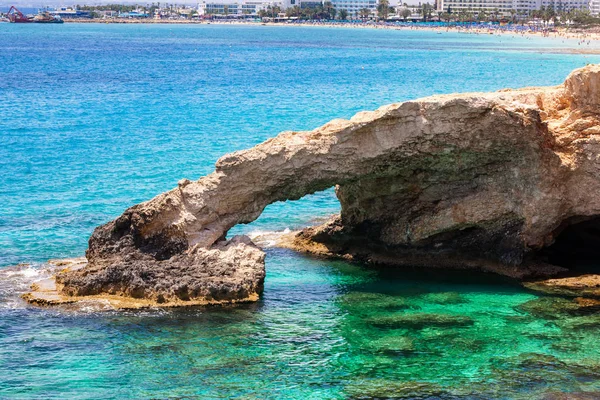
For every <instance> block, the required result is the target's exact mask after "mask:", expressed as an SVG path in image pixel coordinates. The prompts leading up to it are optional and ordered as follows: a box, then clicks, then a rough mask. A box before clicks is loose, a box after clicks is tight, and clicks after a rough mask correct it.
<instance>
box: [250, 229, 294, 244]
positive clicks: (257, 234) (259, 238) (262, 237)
mask: <svg viewBox="0 0 600 400" xmlns="http://www.w3.org/2000/svg"><path fill="white" fill-rule="evenodd" d="M290 232H291V230H290V229H289V228H285V229H284V230H283V231H264V230H261V229H257V230H254V231H250V232H248V233H247V234H246V235H247V236H248V237H249V238H250V239H252V241H253V242H254V243H255V244H256V245H257V246H259V247H263V248H269V247H274V246H275V245H276V244H277V242H278V240H279V238H280V237H281V236H282V235H285V234H288V233H290Z"/></svg>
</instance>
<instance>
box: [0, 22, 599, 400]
mask: <svg viewBox="0 0 600 400" xmlns="http://www.w3.org/2000/svg"><path fill="white" fill-rule="evenodd" d="M0 40H1V42H2V47H1V51H0V115H1V116H2V118H1V119H0V267H7V266H10V265H15V264H17V263H21V262H29V263H34V266H33V267H20V268H16V269H15V268H4V270H3V274H2V275H1V276H0V279H1V282H0V397H1V398H4V397H9V398H10V397H20V398H114V397H120V398H127V397H128V398H151V397H152V398H166V397H177V398H185V397H186V396H188V397H201V398H234V397H237V398H346V397H351V396H358V395H360V394H368V393H371V395H373V396H375V395H376V394H377V395H379V396H380V397H381V396H384V395H385V394H386V393H388V392H384V390H391V389H390V388H392V389H393V390H395V393H404V392H405V391H407V390H409V391H410V390H413V391H414V390H416V392H415V393H418V394H419V395H420V396H425V395H429V396H434V397H431V398H436V397H435V396H437V398H442V397H443V396H442V395H441V394H440V393H442V392H443V393H446V394H444V396H454V397H457V396H462V397H463V398H478V397H477V396H478V395H479V396H480V397H479V398H481V394H482V393H484V394H485V395H484V396H483V398H518V397H521V398H533V397H532V396H534V393H535V395H536V396H537V395H540V396H541V394H540V393H546V392H549V391H552V390H555V391H561V390H564V391H581V390H600V385H599V384H598V383H597V379H596V378H597V377H599V376H600V364H598V361H599V358H598V344H597V343H596V342H597V341H596V340H595V338H596V337H597V336H595V335H596V334H597V328H596V327H597V325H595V321H596V320H594V319H592V320H589V318H593V317H590V316H572V315H567V316H565V317H564V318H561V319H551V318H550V319H545V317H544V316H540V315H539V313H538V314H535V312H532V311H531V310H532V307H529V308H527V307H525V308H524V306H523V304H532V303H531V302H534V303H533V304H534V305H535V304H537V303H535V302H536V301H538V302H544V301H546V300H544V299H547V298H545V297H538V296H537V295H534V294H532V293H529V292H526V291H524V290H523V289H521V288H519V287H515V286H513V285H512V284H508V283H505V282H502V281H497V280H492V281H490V282H486V283H481V282H480V281H474V282H466V283H465V282H458V283H457V282H453V281H449V280H448V279H447V278H443V279H440V280H425V279H424V278H423V277H418V276H417V277H415V276H412V275H410V276H409V275H407V274H404V275H403V274H402V273H401V274H399V275H393V276H390V275H389V273H388V272H381V271H379V272H378V271H371V270H368V269H365V268H364V267H362V266H357V265H349V264H346V263H341V262H329V261H323V260H311V259H308V258H305V257H302V256H299V255H297V254H294V253H292V252H289V251H284V250H279V249H272V248H269V249H267V269H268V274H267V280H266V289H265V294H264V296H263V299H262V300H261V301H260V302H259V303H258V304H255V305H251V306H239V307H233V308H226V309H220V308H218V309H215V308H210V309H194V310H186V311H181V310H179V311H160V310H150V311H144V312H132V313H124V314H119V313H100V314H98V313H85V312H81V311H80V312H77V313H73V312H68V311H64V310H63V311H61V310H39V309H35V308H31V307H27V306H25V305H24V304H23V302H22V301H20V300H19V299H18V298H17V294H18V293H19V292H20V291H22V290H24V289H25V288H26V286H27V284H28V283H29V282H30V281H31V280H33V279H34V278H35V277H37V276H40V275H42V274H43V273H45V272H44V271H45V266H44V265H43V264H41V263H43V262H44V261H45V260H47V259H49V258H63V257H70V256H80V255H82V254H83V252H84V251H85V248H86V241H87V238H88V236H89V234H90V233H91V231H92V230H93V228H94V227H95V226H97V225H99V224H101V223H104V222H106V221H108V220H110V219H112V218H114V217H116V216H117V215H119V214H120V213H121V212H122V211H123V210H124V209H125V208H127V207H128V206H130V205H132V204H135V203H138V202H140V201H143V200H147V199H149V198H150V197H152V196H154V195H156V194H158V193H161V192H162V191H165V190H168V189H170V188H172V187H174V186H175V185H176V182H177V181H178V180H179V179H181V178H184V177H185V178H189V179H197V178H198V177H200V176H202V175H204V174H207V173H210V172H211V171H212V169H213V165H214V162H215V161H216V160H217V159H218V158H219V157H220V156H221V155H223V154H224V153H227V152H231V151H234V150H239V149H244V148H247V147H250V146H252V145H255V144H257V143H259V142H262V141H264V140H265V139H267V138H269V137H272V136H274V135H276V134H277V133H278V132H280V131H284V130H304V129H312V128H314V127H316V126H319V125H321V124H323V123H325V122H327V121H329V120H330V119H333V118H339V117H341V118H349V117H351V116H352V115H353V114H354V113H356V112H358V111H361V110H368V109H375V108H377V107H379V106H380V105H383V104H387V103H392V102H398V101H403V100H408V99H412V98H416V97H422V96H428V95H433V94H440V93H451V92H457V91H460V92H464V91H489V90H496V89H501V88H506V87H513V88H515V87H521V86H530V85H555V84H559V83H560V82H562V81H563V80H564V78H565V77H566V75H567V74H568V73H569V72H570V71H571V70H572V69H574V68H577V67H581V66H584V65H585V64H587V63H591V62H599V61H600V56H597V55H577V54H570V53H569V51H570V49H573V48H578V47H581V46H580V45H578V44H577V42H576V41H563V40H561V39H541V38H536V39H529V38H522V37H515V38H513V37H509V36H503V37H499V36H491V35H480V36H476V35H465V34H457V33H443V34H436V33H434V32H422V31H393V30H385V31H384V30H359V29H355V30H352V29H327V28H292V27H282V28H276V27H265V26H244V27H232V26H215V25H210V26H197V25H181V26H173V25H101V24H90V25H86V24H63V25H61V26H41V25H13V24H0ZM337 210H338V204H337V202H336V200H335V197H334V195H333V192H332V191H331V190H329V191H325V192H323V193H319V194H316V195H313V196H308V197H307V198H304V199H302V200H300V201H297V202H289V203H281V204H275V205H272V206H270V207H269V208H268V209H267V210H266V212H265V213H264V214H263V216H262V217H261V218H260V219H259V220H258V221H256V222H255V223H253V224H251V225H248V226H243V227H237V228H235V230H236V232H251V231H257V230H258V231H278V230H283V229H285V228H297V227H300V226H304V225H308V224H310V223H311V221H314V220H315V219H318V218H322V217H325V216H327V215H329V214H332V213H335V212H336V211H337ZM459 281H460V279H459ZM417 289H418V290H417ZM365 293H368V295H367V296H366V297H365V296H363V295H364V294H365ZM361 296H362V297H361ZM369 296H370V297H369ZM436 296H437V297H436ZM440 296H441V297H440ZM457 296H458V297H457ZM440 299H441V300H440ZM448 299H450V300H448ZM453 299H454V300H453ZM457 299H458V300H457ZM540 299H541V300H540ZM455 300H456V301H455ZM557 301H559V300H557ZM369 302H371V303H372V304H371V303H369ZM390 302H392V303H394V304H397V303H398V302H399V303H402V307H400V308H401V309H403V310H404V309H407V310H410V311H409V312H412V313H426V314H427V315H429V316H432V315H433V316H436V315H439V314H440V313H442V314H448V313H450V314H451V315H462V316H467V317H468V318H471V319H472V320H473V321H474V325H472V326H468V327H461V326H453V327H449V328H448V327H444V328H442V327H440V326H438V325H436V322H435V321H434V320H435V318H434V317H431V318H429V320H428V321H429V323H430V324H431V325H430V326H427V324H425V325H426V326H424V327H417V328H415V327H412V328H402V329H400V330H398V329H395V330H392V331H386V330H381V329H379V328H374V327H373V326H372V324H371V325H369V321H371V322H372V319H373V318H377V317H378V316H380V315H381V313H386V312H389V307H388V306H389V303H390ZM528 302H530V303H528ZM363 304H367V305H369V307H368V309H367V310H365V309H364V306H363V308H361V305H363ZM544 304H545V303H544ZM377 307H381V308H380V309H378V308H377ZM534 309H535V307H534ZM536 310H537V309H536ZM546 317H548V316H547V315H546ZM432 318H433V319H432ZM577 318H580V319H577ZM581 318H587V319H584V320H581ZM432 321H433V322H432ZM590 321H591V322H590ZM578 324H579V325H578ZM582 326H583V327H582ZM533 333H537V334H535V335H534V334H533ZM373 343H375V345H374V344H373ZM374 346H375V347H374ZM399 346H400V347H403V348H402V349H400V350H398V347H399ZM569 346H571V347H569ZM408 348H410V349H408ZM544 357H547V358H544ZM550 357H553V358H550ZM532 360H534V361H532ZM548 360H551V361H548ZM548 363H550V364H551V367H548V365H547V364H548ZM532 365H534V367H532ZM583 370H585V371H588V372H586V373H587V375H586V373H582V372H581V371H583ZM589 371H593V372H589ZM511 374H512V375H511ZM540 382H542V383H540ZM419 385H420V386H419ZM498 385H500V386H501V387H503V388H504V390H505V392H502V391H497V390H496V389H497V387H498ZM440 387H441V388H442V389H440ZM407 388H408V389H407ZM494 388H496V389H494ZM382 393H383V394H382ZM432 393H433V394H432ZM436 393H437V394H436ZM447 393H450V394H447ZM384 397H385V396H384ZM409 397H410V396H409ZM412 398H414V396H413V397H412Z"/></svg>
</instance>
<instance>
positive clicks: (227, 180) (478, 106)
mask: <svg viewBox="0 0 600 400" xmlns="http://www.w3.org/2000/svg"><path fill="white" fill-rule="evenodd" d="M599 106H600V67H597V66H588V67H586V68H583V69H580V70H576V71H574V72H573V73H572V74H571V75H570V76H569V77H568V78H567V80H566V82H565V83H564V84H563V85H559V86H556V87H545V88H526V89H520V90H505V91H500V92H495V93H469V94H460V95H444V96H434V97H428V98H424V99H420V100H415V101H408V102H404V103H399V104H392V105H388V106H385V107H382V108H380V109H378V110H377V111H373V112H363V113H359V114H357V115H355V116H354V117H353V118H352V119H350V120H334V121H332V122H330V123H328V124H326V125H324V126H322V127H320V128H317V129H315V130H313V131H307V132H283V133H281V134H280V135H278V136H277V137H275V138H273V139H270V140H267V141H266V142H264V143H262V144H260V145H258V146H255V147H253V148H251V149H249V150H245V151H239V152H235V153H232V154H228V155H225V156H224V157H222V158H221V159H220V160H218V162H217V164H216V170H215V172H213V173H212V174H210V175H208V176H205V177H203V178H201V179H199V180H198V181H195V182H191V181H189V180H182V181H180V182H179V185H178V187H177V188H175V189H173V190H171V191H169V192H166V193H163V194H161V195H159V196H157V197H155V198H154V199H152V200H150V201H147V202H145V203H141V204H139V205H136V206H133V207H131V208H129V209H128V210H126V211H125V212H124V213H123V215H122V216H120V217H119V218H117V219H116V220H114V221H112V222H109V223H107V224H106V225H103V226H100V227H98V228H97V229H96V230H95V231H94V233H93V235H92V237H91V238H90V241H89V249H88V251H87V253H86V256H87V259H88V262H89V263H88V266H87V267H85V268H83V269H80V270H77V271H71V272H65V273H62V274H59V275H58V276H57V281H58V282H60V284H61V285H63V289H62V291H63V293H64V294H68V295H91V294H93V295H97V294H100V293H112V294H121V295H125V296H132V297H142V298H151V299H154V300H156V301H161V300H169V299H179V300H186V299H194V298H196V299H198V298H212V299H225V300H227V299H231V300H233V299H239V298H244V297H249V296H250V295H251V294H258V293H260V291H261V290H262V281H263V279H264V255H263V254H262V252H261V251H260V250H259V249H257V248H255V247H254V246H253V245H252V244H251V243H250V242H249V241H248V240H244V239H239V238H238V239H234V240H233V241H232V242H226V241H225V236H226V234H227V232H228V230H229V229H230V228H231V227H233V226H234V225H236V224H239V223H248V222H251V221H253V220H255V219H256V218H257V217H258V216H259V215H260V214H261V212H262V211H263V209H264V208H265V207H266V206H267V205H268V204H270V203H273V202H275V201H280V200H289V199H298V198H300V197H302V196H304V195H306V194H309V193H314V192H316V191H320V190H324V189H326V188H329V187H331V186H334V185H336V188H337V190H336V193H337V196H338V198H339V200H340V203H341V214H340V216H339V217H338V218H336V219H335V220H333V221H331V222H330V223H328V224H326V225H325V226H322V227H320V228H316V229H312V230H311V229H308V230H305V231H304V232H302V233H300V234H299V235H297V236H295V237H294V238H292V240H290V241H289V243H288V245H289V246H291V247H294V248H298V249H302V250H307V251H312V252H315V253H321V254H327V255H339V256H346V257H349V258H354V259H361V260H369V259H376V258H378V259H380V260H382V262H386V261H393V262H392V263H397V264H410V265H424V266H432V265H436V266H439V265H447V266H455V267H456V266H468V267H482V268H483V267H487V268H488V269H490V270H496V271H499V272H503V273H508V274H512V275H513V276H522V275H527V274H525V273H523V271H529V272H532V271H533V272H535V271H539V270H540V269H539V268H538V267H539V265H541V264H531V263H529V261H528V260H529V258H530V256H531V254H533V253H534V252H536V251H537V250H539V249H542V248H544V247H546V246H548V245H550V244H552V243H553V241H554V239H555V238H556V236H557V235H558V233H559V232H560V231H561V230H562V229H564V227H565V226H568V225H569V224H571V223H572V222H574V221H581V220H586V219H589V218H592V217H595V216H598V215H600V196H599V194H600V170H599V168H600V161H599V156H600V151H599V150H600V141H599V138H600V136H599V134H600V123H599V122H600V120H599V115H600V114H599V112H600V108H599ZM532 265H533V267H532ZM550 272H556V270H552V269H551V271H550ZM250 297H251V296H250Z"/></svg>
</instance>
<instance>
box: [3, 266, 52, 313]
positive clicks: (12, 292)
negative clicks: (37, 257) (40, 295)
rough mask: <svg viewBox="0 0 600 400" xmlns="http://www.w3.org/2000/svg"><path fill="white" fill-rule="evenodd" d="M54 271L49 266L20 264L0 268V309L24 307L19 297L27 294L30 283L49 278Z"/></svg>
mask: <svg viewBox="0 0 600 400" xmlns="http://www.w3.org/2000/svg"><path fill="white" fill-rule="evenodd" d="M55 269H56V267H55V266H52V265H49V264H35V265H30V264H21V265H15V266H11V267H6V268H0V307H1V308H20V307H24V306H25V302H24V301H23V300H22V299H21V298H20V295H21V294H23V293H25V292H27V291H28V290H29V288H30V286H31V284H32V283H34V282H36V281H39V280H41V279H45V278H48V277H50V276H51V275H52V272H53V271H54V270H55Z"/></svg>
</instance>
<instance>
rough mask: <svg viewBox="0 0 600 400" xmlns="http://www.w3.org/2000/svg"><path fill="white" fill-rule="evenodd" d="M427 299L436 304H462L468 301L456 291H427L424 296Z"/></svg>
mask: <svg viewBox="0 0 600 400" xmlns="http://www.w3.org/2000/svg"><path fill="white" fill-rule="evenodd" d="M425 298H426V299H427V301H429V302H432V303H436V304H464V303H468V301H467V299H465V298H464V297H463V296H461V295H460V293H457V292H440V293H429V294H428V295H426V296H425Z"/></svg>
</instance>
